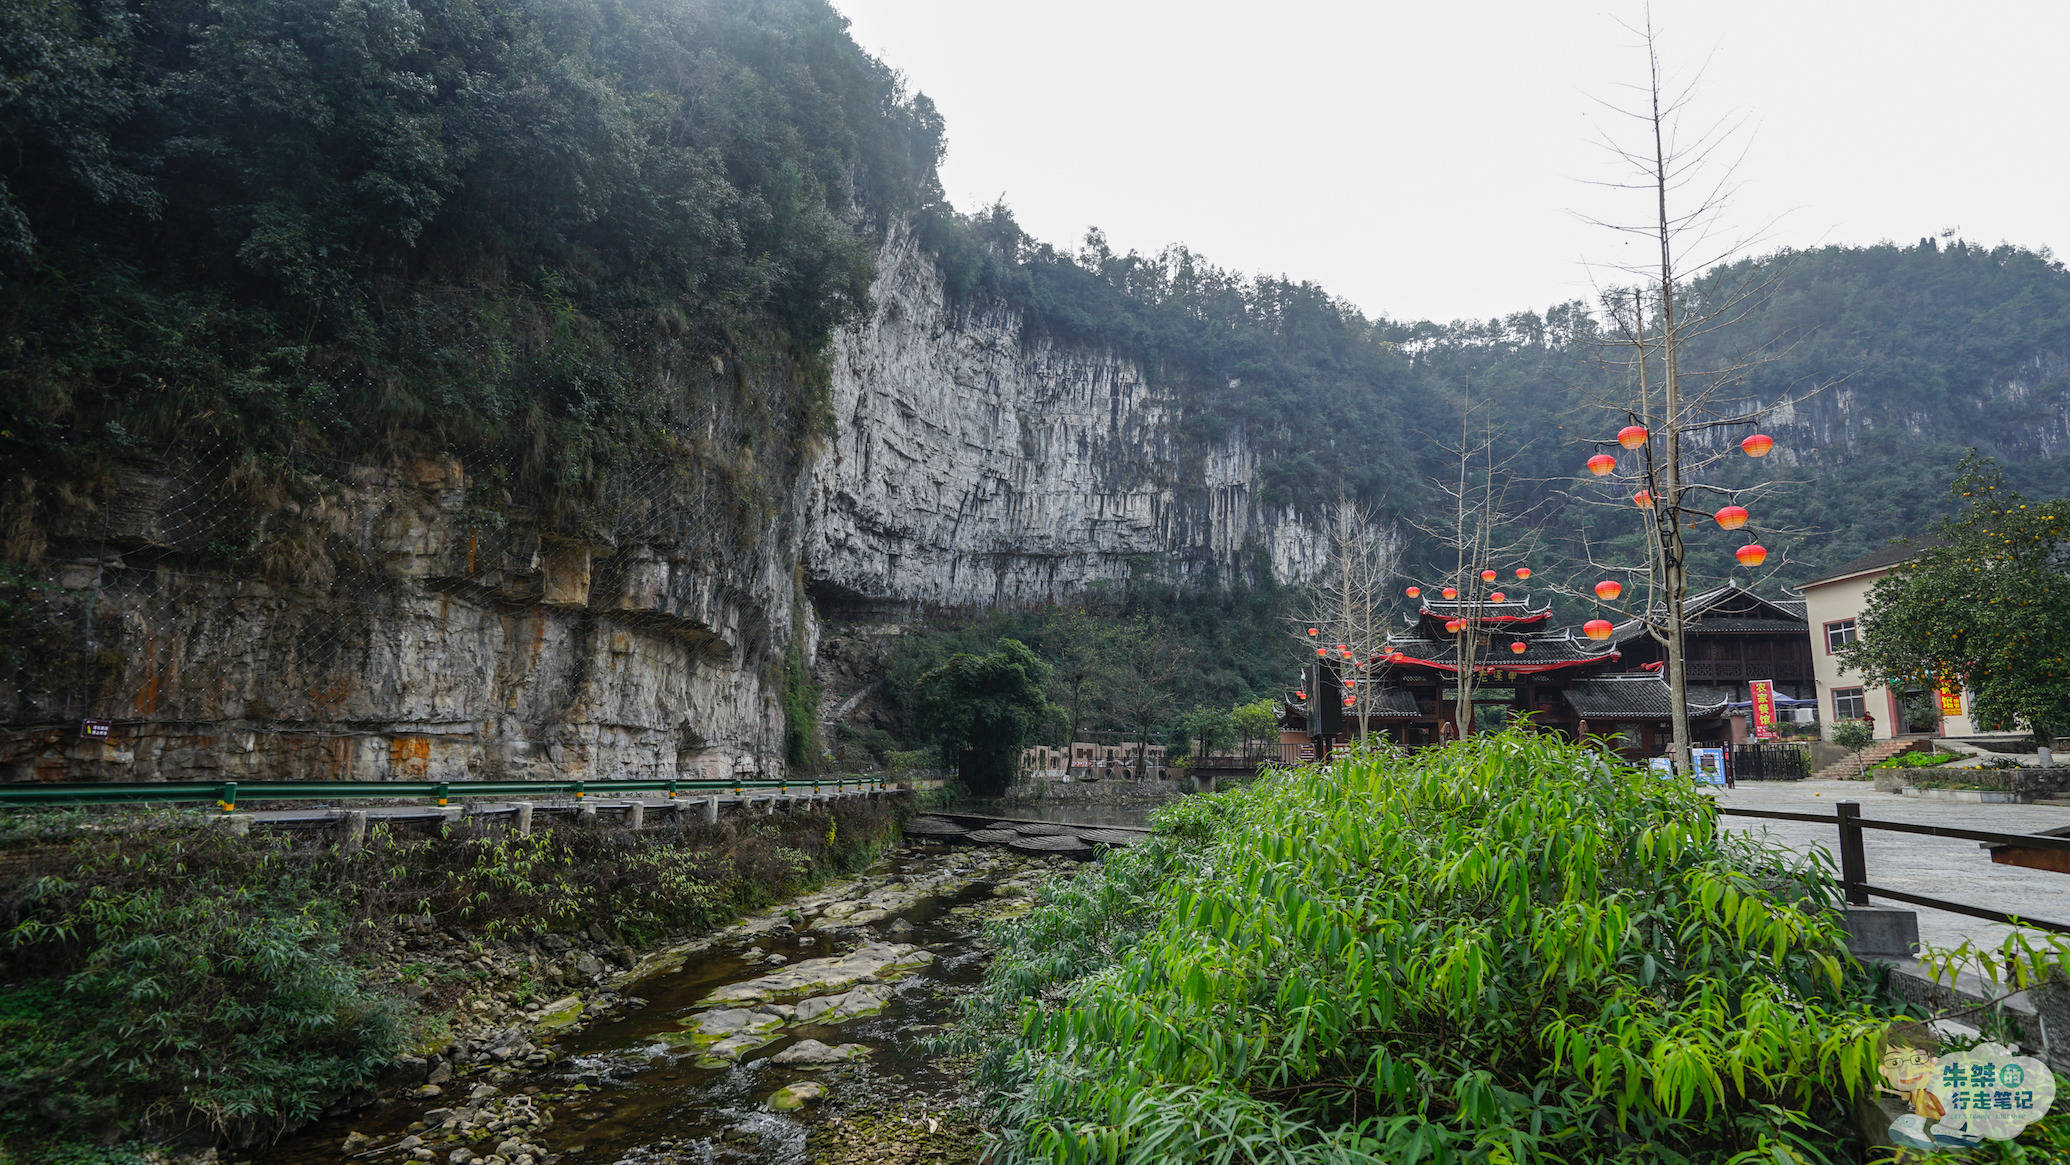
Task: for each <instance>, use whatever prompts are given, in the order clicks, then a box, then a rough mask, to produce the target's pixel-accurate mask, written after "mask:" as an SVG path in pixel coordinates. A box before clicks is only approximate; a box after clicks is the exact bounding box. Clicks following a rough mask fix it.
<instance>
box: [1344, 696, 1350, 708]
mask: <svg viewBox="0 0 2070 1165" xmlns="http://www.w3.org/2000/svg"><path fill="white" fill-rule="evenodd" d="M1344 706H1345V707H1346V708H1349V707H1351V697H1350V696H1346V697H1344Z"/></svg>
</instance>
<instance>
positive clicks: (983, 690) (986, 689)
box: [918, 639, 1054, 793]
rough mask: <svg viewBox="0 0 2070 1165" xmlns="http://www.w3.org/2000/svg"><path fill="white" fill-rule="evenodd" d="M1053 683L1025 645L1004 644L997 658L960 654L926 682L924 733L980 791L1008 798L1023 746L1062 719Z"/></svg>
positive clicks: (924, 678)
mask: <svg viewBox="0 0 2070 1165" xmlns="http://www.w3.org/2000/svg"><path fill="white" fill-rule="evenodd" d="M1048 682H1049V665H1048V664H1046V663H1044V662H1042V661H1041V660H1040V659H1037V658H1036V657H1035V653H1034V652H1032V651H1030V650H1028V646H1027V645H1026V644H1024V643H1022V642H1021V641H1020V640H1018V639H1001V640H1000V641H999V645H998V646H997V647H996V648H995V649H993V651H992V653H991V654H990V655H984V656H978V655H971V654H969V653H968V652H963V653H958V654H956V655H953V656H950V657H949V659H948V660H947V662H945V663H943V664H942V665H941V666H940V667H937V668H935V669H934V670H932V671H930V672H928V673H927V674H926V675H924V676H921V677H920V690H919V696H920V700H919V708H918V712H919V717H918V718H919V721H920V724H919V727H920V729H921V731H922V732H924V733H925V734H926V736H927V737H928V739H930V740H932V741H933V742H934V746H935V748H936V749H938V750H939V751H940V752H941V757H942V763H943V764H944V765H946V766H948V767H949V768H962V771H963V779H964V782H965V783H966V784H968V785H969V786H970V788H971V791H972V792H976V793H997V792H1001V791H1003V790H1004V789H1005V788H1006V786H1007V783H1008V782H1009V781H1011V780H1012V779H1013V773H1014V763H1015V761H1016V759H1017V758H1018V757H1019V756H1020V752H1021V748H1022V746H1023V745H1025V744H1026V743H1027V741H1028V738H1029V737H1030V736H1032V735H1034V733H1035V731H1036V730H1037V729H1038V728H1040V727H1041V726H1042V725H1043V723H1044V722H1045V721H1047V720H1048V719H1049V718H1050V717H1051V716H1052V715H1053V714H1054V713H1053V712H1052V710H1051V708H1050V706H1049V700H1048V699H1047V698H1046V697H1045V696H1044V694H1043V692H1044V685H1046V684H1047V683H1048ZM966 751H967V752H968V753H969V756H970V762H969V764H968V766H967V767H965V766H963V764H962V761H963V757H964V754H965V752H966Z"/></svg>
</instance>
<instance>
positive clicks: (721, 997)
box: [704, 943, 934, 1004]
mask: <svg viewBox="0 0 2070 1165" xmlns="http://www.w3.org/2000/svg"><path fill="white" fill-rule="evenodd" d="M933 961H934V955H933V954H932V953H931V952H928V951H924V950H921V949H920V948H919V947H916V946H912V945H910V944H908V943H865V944H863V945H862V946H861V947H858V948H856V949H855V950H853V951H850V952H848V953H847V954H845V955H832V956H829V957H826V958H820V959H806V960H804V961H802V962H797V963H793V964H791V965H790V966H788V967H784V968H782V969H781V970H778V971H776V972H774V973H772V974H768V975H763V976H760V977H758V978H754V979H747V980H744V981H742V982H739V983H729V984H727V985H726V986H724V987H721V988H719V989H718V990H716V991H713V992H712V993H711V994H710V995H707V996H705V998H704V1002H706V1003H719V1004H724V1003H768V1002H770V1001H772V1000H776V999H782V998H790V997H796V996H801V995H823V994H828V993H830V992H835V991H844V990H846V989H848V988H850V987H853V986H855V985H856V984H858V983H863V982H868V981H871V980H875V981H878V982H888V981H891V980H895V979H899V978H903V977H904V976H906V975H909V974H911V973H913V972H914V971H916V970H919V969H920V968H921V967H924V966H926V965H927V964H929V963H932V962H933Z"/></svg>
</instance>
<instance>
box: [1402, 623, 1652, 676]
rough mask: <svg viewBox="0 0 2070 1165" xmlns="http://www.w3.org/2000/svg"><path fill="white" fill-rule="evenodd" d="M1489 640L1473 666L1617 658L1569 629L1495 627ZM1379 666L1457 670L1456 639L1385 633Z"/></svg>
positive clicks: (1517, 666) (1521, 665)
mask: <svg viewBox="0 0 2070 1165" xmlns="http://www.w3.org/2000/svg"><path fill="white" fill-rule="evenodd" d="M1490 634H1491V636H1492V642H1491V643H1490V644H1489V645H1488V646H1487V647H1485V648H1482V649H1481V650H1480V651H1479V652H1477V653H1476V654H1475V656H1474V664H1475V667H1476V668H1488V669H1494V670H1531V669H1543V668H1547V667H1557V666H1564V665H1569V664H1583V663H1597V662H1604V663H1607V662H1610V661H1613V660H1615V659H1616V658H1617V650H1616V648H1614V647H1612V646H1611V645H1609V644H1607V643H1596V642H1594V641H1593V640H1588V639H1576V638H1575V637H1574V633H1573V632H1572V631H1563V632H1561V633H1560V634H1558V635H1514V636H1512V635H1505V634H1504V633H1503V632H1502V631H1501V630H1500V629H1499V628H1498V629H1494V630H1492V631H1491V632H1490ZM1519 642H1520V643H1522V644H1523V645H1524V650H1523V651H1522V652H1514V651H1511V650H1510V649H1509V645H1510V644H1511V643H1519ZM1391 653H1400V654H1401V655H1403V656H1406V657H1407V658H1406V659H1405V660H1402V661H1399V662H1395V663H1392V664H1390V661H1389V660H1388V659H1387V656H1388V655H1389V654H1391ZM1376 662H1378V663H1379V664H1380V665H1381V666H1383V667H1385V666H1396V667H1401V666H1407V667H1416V666H1419V665H1421V666H1424V667H1435V668H1438V669H1439V670H1442V671H1457V670H1458V668H1459V641H1458V640H1457V639H1455V638H1452V637H1451V636H1447V637H1445V638H1443V639H1426V638H1424V637H1422V636H1420V635H1404V636H1399V637H1397V636H1392V635H1390V636H1388V638H1387V650H1386V651H1384V652H1382V653H1381V654H1380V656H1379V657H1378V658H1377V660H1376Z"/></svg>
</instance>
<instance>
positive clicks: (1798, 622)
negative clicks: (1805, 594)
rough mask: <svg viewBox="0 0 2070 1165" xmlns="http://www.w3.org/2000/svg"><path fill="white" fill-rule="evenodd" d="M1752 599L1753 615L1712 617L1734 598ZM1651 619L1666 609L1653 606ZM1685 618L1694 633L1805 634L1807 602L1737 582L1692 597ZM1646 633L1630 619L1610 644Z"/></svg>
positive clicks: (1685, 604)
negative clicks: (1772, 595)
mask: <svg viewBox="0 0 2070 1165" xmlns="http://www.w3.org/2000/svg"><path fill="white" fill-rule="evenodd" d="M1740 598H1743V599H1748V600H1751V601H1752V603H1753V605H1754V607H1755V611H1756V612H1757V613H1752V614H1731V615H1713V614H1710V613H1709V612H1710V611H1712V610H1713V609H1715V608H1717V607H1721V606H1724V605H1725V603H1726V602H1727V601H1728V600H1731V599H1740ZM1651 616H1652V617H1653V618H1655V619H1663V618H1665V617H1666V608H1665V607H1661V606H1658V605H1656V606H1654V608H1653V609H1652V611H1651ZM1682 617H1683V618H1684V620H1686V626H1687V627H1688V629H1689V630H1691V631H1699V632H1719V633H1726V632H1738V633H1742V634H1762V633H1765V634H1779V635H1789V634H1794V633H1798V632H1802V631H1803V630H1804V629H1805V623H1804V600H1803V598H1801V597H1798V598H1783V599H1771V598H1768V597H1767V596H1765V595H1760V594H1756V593H1754V592H1753V591H1751V590H1748V589H1747V588H1745V587H1742V586H1738V585H1736V584H1734V583H1726V584H1725V585H1724V586H1720V587H1712V588H1711V589H1710V590H1707V591H1702V592H1699V593H1697V594H1693V595H1690V596H1689V597H1688V598H1687V599H1685V600H1683V602H1682ZM1645 634H1646V625H1645V624H1644V623H1643V622H1641V621H1640V620H1638V619H1627V620H1625V621H1624V622H1622V623H1619V624H1618V625H1617V629H1616V630H1615V631H1614V632H1612V633H1611V636H1610V642H1612V643H1629V642H1631V641H1632V640H1634V639H1638V638H1640V637H1642V636H1644V635H1645Z"/></svg>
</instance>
